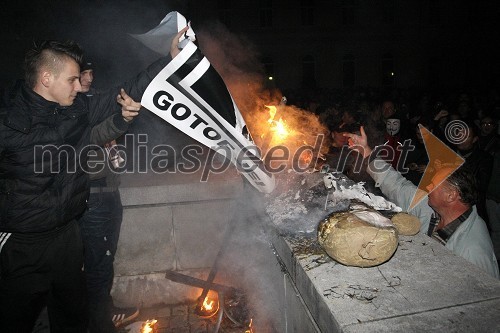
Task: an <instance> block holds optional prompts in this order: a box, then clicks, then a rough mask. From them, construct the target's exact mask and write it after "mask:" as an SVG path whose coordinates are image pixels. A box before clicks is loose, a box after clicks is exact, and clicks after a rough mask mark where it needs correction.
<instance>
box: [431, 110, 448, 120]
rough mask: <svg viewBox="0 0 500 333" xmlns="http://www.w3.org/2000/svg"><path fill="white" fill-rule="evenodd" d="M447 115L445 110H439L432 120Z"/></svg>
mask: <svg viewBox="0 0 500 333" xmlns="http://www.w3.org/2000/svg"><path fill="white" fill-rule="evenodd" d="M447 116H448V111H446V110H441V111H439V112H438V114H437V115H436V116H435V117H434V120H436V121H438V120H439V119H441V118H443V117H447Z"/></svg>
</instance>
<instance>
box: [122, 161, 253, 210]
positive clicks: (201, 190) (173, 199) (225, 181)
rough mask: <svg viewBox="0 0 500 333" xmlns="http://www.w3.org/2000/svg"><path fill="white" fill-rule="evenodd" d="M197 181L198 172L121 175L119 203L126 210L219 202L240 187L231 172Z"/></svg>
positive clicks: (233, 195) (230, 195) (236, 178)
mask: <svg viewBox="0 0 500 333" xmlns="http://www.w3.org/2000/svg"><path fill="white" fill-rule="evenodd" d="M201 179H202V173H201V172H197V173H193V174H180V173H165V174H154V173H145V174H133V175H129V174H124V175H122V176H121V186H120V194H121V197H122V203H123V206H124V207H126V206H136V205H162V204H167V205H168V204H179V203H185V202H199V201H206V200H221V199H229V198H233V197H235V196H237V195H238V194H239V193H240V192H241V190H242V188H243V180H242V178H241V176H240V175H238V174H237V173H236V171H235V170H234V169H229V170H227V171H226V172H224V173H221V174H210V175H209V177H208V180H207V181H202V180H201Z"/></svg>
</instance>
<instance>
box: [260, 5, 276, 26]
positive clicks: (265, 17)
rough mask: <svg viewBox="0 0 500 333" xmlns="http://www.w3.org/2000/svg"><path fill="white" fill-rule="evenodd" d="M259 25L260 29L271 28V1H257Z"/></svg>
mask: <svg viewBox="0 0 500 333" xmlns="http://www.w3.org/2000/svg"><path fill="white" fill-rule="evenodd" d="M259 24H260V27H261V28H269V27H272V26H273V1H272V0H259Z"/></svg>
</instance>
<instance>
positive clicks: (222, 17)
mask: <svg viewBox="0 0 500 333" xmlns="http://www.w3.org/2000/svg"><path fill="white" fill-rule="evenodd" d="M217 12H218V14H219V21H221V22H222V23H223V24H224V25H225V26H226V27H228V28H230V27H231V1H230V0H217Z"/></svg>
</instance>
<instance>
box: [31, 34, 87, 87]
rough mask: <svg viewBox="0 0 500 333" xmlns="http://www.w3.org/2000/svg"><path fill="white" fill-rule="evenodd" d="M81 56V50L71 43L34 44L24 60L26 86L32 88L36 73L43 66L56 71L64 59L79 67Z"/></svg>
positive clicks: (44, 42)
mask: <svg viewBox="0 0 500 333" xmlns="http://www.w3.org/2000/svg"><path fill="white" fill-rule="evenodd" d="M82 56H83V51H82V49H81V48H80V46H79V45H78V44H77V43H75V42H73V41H65V42H59V41H54V40H46V41H42V42H40V43H35V44H34V45H33V47H32V48H31V49H30V50H28V52H26V56H25V58H24V79H25V80H26V84H27V85H28V86H29V87H30V88H34V87H35V85H36V80H37V77H38V73H39V72H40V69H42V67H44V66H47V67H48V68H50V69H52V70H54V71H58V70H60V67H61V65H62V63H63V61H64V60H65V58H71V59H73V60H75V61H76V62H77V63H78V64H79V65H80V64H81V62H82Z"/></svg>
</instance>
